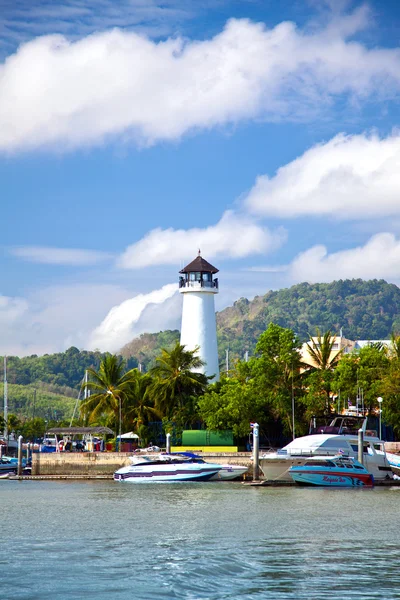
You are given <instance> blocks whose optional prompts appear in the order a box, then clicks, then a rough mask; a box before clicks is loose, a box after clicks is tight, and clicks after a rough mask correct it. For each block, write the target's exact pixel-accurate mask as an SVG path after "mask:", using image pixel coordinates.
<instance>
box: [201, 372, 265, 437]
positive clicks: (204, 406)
mask: <svg viewBox="0 0 400 600" xmlns="http://www.w3.org/2000/svg"><path fill="white" fill-rule="evenodd" d="M198 406H199V413H200V417H201V418H202V419H203V420H204V422H205V424H206V426H207V429H211V430H225V429H232V431H233V434H234V435H235V436H237V437H244V436H247V435H248V434H249V431H250V423H251V422H253V421H257V422H258V423H260V424H261V425H263V424H265V423H266V421H267V420H268V416H269V415H268V411H267V402H266V399H265V398H262V397H260V396H259V395H258V394H257V392H256V391H255V390H254V385H253V384H252V382H246V381H243V380H241V379H240V378H238V377H232V378H229V379H224V380H223V381H221V382H220V383H219V384H213V385H211V386H210V387H209V389H208V390H207V392H206V393H205V394H204V395H203V396H201V398H200V399H199V401H198Z"/></svg>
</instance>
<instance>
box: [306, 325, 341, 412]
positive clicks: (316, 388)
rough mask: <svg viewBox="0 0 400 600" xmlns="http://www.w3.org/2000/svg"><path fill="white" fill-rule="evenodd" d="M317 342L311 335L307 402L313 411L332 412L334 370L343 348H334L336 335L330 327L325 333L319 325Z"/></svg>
mask: <svg viewBox="0 0 400 600" xmlns="http://www.w3.org/2000/svg"><path fill="white" fill-rule="evenodd" d="M316 332H317V336H316V337H317V342H314V340H313V338H312V336H310V342H308V343H307V351H308V354H309V356H310V358H311V361H312V363H313V366H311V369H310V375H309V377H308V382H307V383H308V394H307V397H306V401H307V404H308V405H309V407H310V408H311V409H312V411H313V412H321V410H325V411H326V412H327V413H330V412H331V386H332V379H333V370H334V368H335V367H336V366H337V364H338V362H339V360H340V357H341V356H342V354H343V350H344V348H342V349H339V350H334V344H335V343H336V336H335V334H333V333H332V331H331V330H330V329H329V330H328V331H326V332H325V333H324V334H323V335H321V332H320V330H319V328H318V327H317V330H316Z"/></svg>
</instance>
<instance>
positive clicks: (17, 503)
mask: <svg viewBox="0 0 400 600" xmlns="http://www.w3.org/2000/svg"><path fill="white" fill-rule="evenodd" d="M8 484H11V485H8ZM19 484H20V482H7V485H6V486H5V487H3V486H2V487H1V499H2V506H6V507H7V518H6V519H4V517H3V519H2V527H1V537H2V544H1V545H0V563H1V568H0V589H1V599H2V600H3V598H4V600H28V599H29V600H36V599H38V600H39V599H40V600H50V599H51V600H54V598H56V597H57V598H61V599H64V598H68V600H78V599H79V600H80V599H81V598H83V597H86V596H90V597H93V598H95V599H96V600H110V599H112V600H122V599H124V600H126V598H127V597H129V598H132V597H133V598H137V599H138V600H153V599H154V600H155V599H157V600H159V599H163V598H165V599H169V598H171V599H178V598H179V599H180V600H195V599H196V600H223V599H243V600H252V599H264V598H266V599H271V600H282V599H286V600H289V599H296V600H306V599H307V600H310V599H311V600H319V599H322V598H325V597H329V600H344V599H348V598H349V599H353V598H354V599H361V598H363V599H374V598H384V599H385V600H390V599H391V598H400V595H399V592H398V590H400V575H399V574H398V564H399V559H400V550H399V548H398V545H397V539H396V527H395V524H396V523H397V512H398V505H397V497H396V494H393V493H390V491H389V490H380V491H376V492H375V491H373V492H372V493H367V494H364V493H361V494H359V493H355V494H352V493H347V492H345V493H335V492H333V491H332V490H329V491H327V490H312V491H310V490H308V491H306V492H305V491H302V490H299V489H296V488H281V489H272V490H271V489H266V488H261V489H256V488H246V487H244V486H241V485H235V484H234V485H231V484H227V485H224V484H222V485H221V484H220V485H219V484H215V485H214V484H198V485H180V486H134V485H117V484H114V483H113V482H95V483H93V484H88V483H74V484H65V483H64V484H63V485H59V484H57V483H56V482H22V485H19ZM160 488H162V489H160Z"/></svg>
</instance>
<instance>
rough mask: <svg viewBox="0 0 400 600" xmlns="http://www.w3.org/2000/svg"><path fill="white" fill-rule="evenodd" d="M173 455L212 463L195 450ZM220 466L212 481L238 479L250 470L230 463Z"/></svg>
mask: <svg viewBox="0 0 400 600" xmlns="http://www.w3.org/2000/svg"><path fill="white" fill-rule="evenodd" d="M172 455H173V456H187V457H189V458H190V459H192V460H193V461H194V462H197V463H203V464H211V463H207V462H206V461H205V460H204V459H203V457H202V456H199V455H198V454H194V453H193V452H173V453H172ZM219 466H220V467H221V468H220V470H219V471H218V473H216V474H215V475H213V476H212V477H210V481H215V480H218V481H232V480H233V479H237V478H238V477H241V476H242V475H244V474H245V473H247V471H248V470H249V468H248V467H246V466H243V465H231V464H229V463H224V464H222V465H219Z"/></svg>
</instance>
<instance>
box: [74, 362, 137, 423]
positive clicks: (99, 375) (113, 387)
mask: <svg viewBox="0 0 400 600" xmlns="http://www.w3.org/2000/svg"><path fill="white" fill-rule="evenodd" d="M87 372H88V381H86V382H85V383H84V384H83V386H82V387H83V389H87V390H88V391H89V392H90V393H91V395H90V396H89V397H88V398H87V399H86V400H84V401H83V402H82V403H81V406H80V412H81V415H82V416H83V418H84V419H85V420H87V422H88V423H90V424H93V425H97V424H100V423H101V421H102V419H105V420H106V423H108V422H109V421H111V422H112V423H113V424H114V426H116V425H117V424H118V427H119V429H121V427H122V416H123V415H124V416H125V415H126V414H127V411H126V408H127V403H128V397H129V396H130V395H131V396H132V394H133V391H132V389H133V388H134V386H135V382H136V379H137V377H138V376H139V374H138V371H137V370H135V369H130V370H129V371H127V372H125V361H124V360H123V359H122V358H121V357H118V356H116V355H114V354H107V355H106V356H104V358H103V359H102V361H101V362H100V367H99V369H98V371H95V370H94V369H87ZM120 417H121V418H120Z"/></svg>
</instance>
